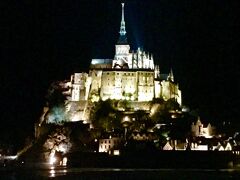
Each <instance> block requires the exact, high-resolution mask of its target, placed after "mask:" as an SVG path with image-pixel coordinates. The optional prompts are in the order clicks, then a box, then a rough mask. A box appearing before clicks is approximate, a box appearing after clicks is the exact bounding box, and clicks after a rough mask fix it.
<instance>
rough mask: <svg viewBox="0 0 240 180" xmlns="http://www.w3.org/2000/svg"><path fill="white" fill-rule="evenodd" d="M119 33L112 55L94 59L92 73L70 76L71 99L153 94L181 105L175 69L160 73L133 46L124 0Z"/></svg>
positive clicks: (143, 99) (130, 97) (146, 55)
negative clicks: (111, 56)
mask: <svg viewBox="0 0 240 180" xmlns="http://www.w3.org/2000/svg"><path fill="white" fill-rule="evenodd" d="M119 34H120V35H119V39H118V41H117V44H116V45H115V56H114V58H113V59H92V61H91V65H90V70H89V73H75V74H74V75H72V76H71V81H70V85H69V87H70V91H71V95H70V98H69V100H70V101H72V102H79V101H87V100H91V101H99V100H100V99H102V100H106V99H116V100H128V101H130V102H131V101H132V102H147V101H152V100H153V99H154V98H163V99H164V100H168V99H171V98H174V99H176V101H177V102H178V103H179V104H180V105H181V104H182V99H181V91H180V90H179V86H178V84H176V83H175V82H174V76H173V72H172V70H171V71H170V73H169V74H160V68H159V66H158V65H155V64H154V60H153V56H152V55H151V54H150V53H147V52H145V51H143V50H141V49H140V48H138V49H137V50H136V51H132V50H131V48H130V45H129V44H128V42H127V37H126V30H125V21H124V3H122V19H121V25H120V32H119ZM68 84H69V82H68ZM78 118H81V119H86V118H84V117H78ZM78 118H77V119H78Z"/></svg>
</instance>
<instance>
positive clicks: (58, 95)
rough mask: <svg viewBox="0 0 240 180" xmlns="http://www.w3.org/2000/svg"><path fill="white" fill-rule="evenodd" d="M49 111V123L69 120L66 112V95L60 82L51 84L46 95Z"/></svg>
mask: <svg viewBox="0 0 240 180" xmlns="http://www.w3.org/2000/svg"><path fill="white" fill-rule="evenodd" d="M46 98H47V104H48V107H49V111H48V113H47V116H46V118H47V119H46V120H47V122H48V123H56V124H61V123H63V122H66V121H68V119H69V118H68V114H67V113H66V107H65V103H66V97H65V96H64V95H63V93H62V88H61V86H60V85H59V83H58V82H54V83H52V84H51V86H50V88H49V89H48V94H47V96H46Z"/></svg>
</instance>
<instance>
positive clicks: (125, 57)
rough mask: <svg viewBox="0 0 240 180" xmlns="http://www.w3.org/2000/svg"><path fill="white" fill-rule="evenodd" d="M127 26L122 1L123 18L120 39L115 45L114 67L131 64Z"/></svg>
mask: <svg viewBox="0 0 240 180" xmlns="http://www.w3.org/2000/svg"><path fill="white" fill-rule="evenodd" d="M126 33H127V32H126V27H125V21H124V3H122V18H121V24H120V31H119V39H118V42H117V44H116V45H115V57H114V60H113V64H112V66H113V68H124V67H128V66H129V51H130V46H129V45H128V42H127V36H126Z"/></svg>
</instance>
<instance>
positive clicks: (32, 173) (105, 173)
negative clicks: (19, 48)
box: [0, 168, 240, 180]
mask: <svg viewBox="0 0 240 180" xmlns="http://www.w3.org/2000/svg"><path fill="white" fill-rule="evenodd" d="M0 179H1V180H2V179H3V180H5V179H11V180H15V179H24V180H25V179H70V180H71V179H100V180H106V179H107V180H110V179H111V180H112V179H124V180H126V179H147V180H148V179H161V180H162V179H182V180H186V179H194V180H195V179H199V180H200V179H201V180H202V179H204V180H206V179H240V169H218V170H217V169H112V168H57V169H56V168H49V169H17V170H1V171H0Z"/></svg>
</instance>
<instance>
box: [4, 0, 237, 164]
mask: <svg viewBox="0 0 240 180" xmlns="http://www.w3.org/2000/svg"><path fill="white" fill-rule="evenodd" d="M125 6H127V3H126V4H125V3H122V4H121V9H120V4H119V12H116V13H121V20H120V28H119V37H118V39H116V44H115V47H112V48H113V49H115V55H114V57H100V58H98V59H96V58H95V59H92V60H91V63H90V67H89V70H88V71H85V72H74V73H72V74H69V76H68V77H66V79H63V80H60V81H56V82H53V83H52V84H51V85H50V86H49V89H48V91H47V94H46V103H45V105H44V107H43V112H42V114H41V116H40V117H39V119H38V120H37V121H36V122H35V124H34V140H32V141H29V142H28V143H26V146H25V147H24V148H23V149H21V150H19V151H18V153H17V154H15V155H14V156H10V155H8V154H7V153H6V154H5V152H3V151H1V153H2V152H3V153H2V154H3V155H1V156H0V158H1V161H2V159H3V161H2V162H3V164H4V165H7V161H8V160H9V161H11V160H16V161H17V163H16V164H17V165H16V166H21V167H22V166H25V167H28V166H32V165H33V164H34V165H36V164H37V162H39V163H41V165H43V164H44V165H43V166H46V167H54V168H55V167H57V168H59V167H60V168H62V167H64V168H65V167H104V168H105V167H108V168H109V167H114V168H169V167H174V168H179V167H186V168H189V167H190V168H197V167H200V168H210V167H217V168H218V167H233V166H234V165H236V164H238V163H239V154H240V151H239V150H240V148H239V144H240V141H239V133H238V132H231V131H229V129H227V128H226V127H227V125H225V124H224V126H221V127H219V126H217V125H216V124H214V123H212V122H211V121H209V120H206V119H202V117H201V116H200V115H199V114H198V113H197V112H193V111H191V110H190V109H191V107H187V106H185V105H184V103H185V102H184V101H183V100H182V96H184V92H182V91H181V84H179V83H178V82H177V81H176V80H175V79H176V78H175V76H174V67H172V68H170V69H169V70H168V71H167V72H163V71H162V67H161V64H157V63H156V62H159V61H155V58H154V54H152V53H151V52H146V51H144V49H143V48H141V47H138V48H137V49H133V48H131V44H130V43H129V42H128V38H127V37H128V33H127V31H126V26H128V24H127V23H126V22H125V19H126V18H128V15H127V14H126V13H125ZM116 33H117V32H116ZM179 78H181V77H178V79H179ZM193 94H194V93H193ZM2 157H3V158H2ZM2 162H1V163H2Z"/></svg>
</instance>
